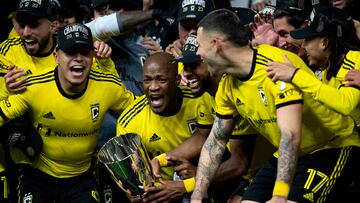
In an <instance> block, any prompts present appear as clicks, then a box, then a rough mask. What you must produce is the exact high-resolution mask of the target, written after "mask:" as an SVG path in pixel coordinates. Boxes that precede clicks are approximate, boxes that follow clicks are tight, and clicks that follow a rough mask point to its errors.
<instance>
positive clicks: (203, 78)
mask: <svg viewBox="0 0 360 203" xmlns="http://www.w3.org/2000/svg"><path fill="white" fill-rule="evenodd" d="M183 76H184V77H185V78H186V79H187V80H188V81H189V83H188V86H189V87H190V88H191V92H192V93H193V94H196V95H201V94H202V93H204V92H205V91H206V90H207V89H208V88H209V84H210V80H211V78H210V72H209V70H208V65H207V64H206V63H205V62H199V63H194V64H189V65H186V64H184V70H183Z"/></svg>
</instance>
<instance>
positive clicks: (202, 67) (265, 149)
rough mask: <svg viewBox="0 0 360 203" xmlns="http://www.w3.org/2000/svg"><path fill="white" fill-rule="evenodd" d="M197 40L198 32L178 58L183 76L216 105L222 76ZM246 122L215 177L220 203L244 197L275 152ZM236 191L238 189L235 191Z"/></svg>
mask: <svg viewBox="0 0 360 203" xmlns="http://www.w3.org/2000/svg"><path fill="white" fill-rule="evenodd" d="M196 38H197V37H196V33H190V34H189V35H188V36H187V37H186V38H185V45H184V49H183V52H182V56H180V57H178V58H177V61H179V62H182V63H183V64H184V69H183V72H182V77H185V79H186V80H187V81H188V84H187V85H188V86H189V87H190V89H191V92H192V93H193V94H194V95H201V94H203V93H204V92H207V93H209V94H210V95H211V96H212V97H213V99H214V105H215V93H216V91H217V89H218V85H219V82H220V79H221V75H216V74H212V73H210V71H209V67H208V64H207V63H206V62H205V61H203V60H202V59H201V57H200V56H199V55H197V54H196V52H197V49H198V43H197V41H196ZM209 105H210V104H209ZM214 108H215V107H214ZM244 123H246V121H245V120H244V119H243V120H242V121H239V122H238V124H237V125H236V126H235V128H234V130H233V132H232V136H231V138H230V139H229V143H228V148H229V149H230V152H231V154H230V158H229V159H227V160H226V161H224V162H222V163H221V165H220V166H219V169H218V170H217V171H216V174H215V176H214V180H213V183H212V186H213V189H214V190H215V191H216V192H215V193H216V194H215V199H216V200H217V201H220V202H224V201H227V199H226V200H224V199H220V200H219V198H229V197H230V196H231V195H232V194H233V193H234V194H237V195H236V196H242V193H243V191H244V190H243V189H244V188H246V187H247V185H248V184H244V183H246V182H247V183H248V179H251V178H252V177H253V175H254V174H255V173H256V171H257V170H258V169H259V168H260V167H261V165H262V164H263V163H265V161H267V160H269V159H270V158H271V154H272V153H273V152H274V151H275V150H274V147H273V146H272V145H271V144H270V143H268V142H267V141H266V140H265V139H264V138H263V137H261V136H256V134H257V132H256V131H255V130H253V129H252V128H250V129H249V126H248V125H245V124H244ZM243 127H245V128H243ZM239 135H241V136H239ZM242 176H243V177H244V179H245V180H243V181H241V180H242V179H241V177H242ZM240 181H241V182H242V183H243V184H242V187H238V185H239V182H240ZM236 188H237V189H238V190H237V191H234V190H235V189H236ZM234 198H235V197H234ZM233 201H235V199H234V200H233Z"/></svg>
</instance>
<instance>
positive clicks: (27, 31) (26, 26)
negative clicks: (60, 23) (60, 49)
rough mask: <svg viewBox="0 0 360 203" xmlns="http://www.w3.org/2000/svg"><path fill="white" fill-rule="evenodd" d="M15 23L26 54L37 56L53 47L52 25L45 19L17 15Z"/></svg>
mask: <svg viewBox="0 0 360 203" xmlns="http://www.w3.org/2000/svg"><path fill="white" fill-rule="evenodd" d="M16 21H17V23H18V26H19V28H20V30H21V32H19V34H20V37H21V39H22V41H23V43H24V47H25V49H26V52H27V53H28V54H29V55H31V56H37V55H39V54H42V53H46V52H48V51H50V49H51V48H52V47H53V40H52V32H53V29H54V27H53V24H52V23H51V21H49V20H48V19H46V18H34V17H33V16H31V15H28V14H24V13H18V14H17V17H16Z"/></svg>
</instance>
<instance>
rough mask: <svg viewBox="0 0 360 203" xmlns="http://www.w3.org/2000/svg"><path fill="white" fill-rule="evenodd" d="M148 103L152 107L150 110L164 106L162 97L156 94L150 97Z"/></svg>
mask: <svg viewBox="0 0 360 203" xmlns="http://www.w3.org/2000/svg"><path fill="white" fill-rule="evenodd" d="M149 101H150V105H151V106H152V108H154V109H158V108H160V107H162V106H163V104H164V96H162V95H157V94H154V95H150V96H149Z"/></svg>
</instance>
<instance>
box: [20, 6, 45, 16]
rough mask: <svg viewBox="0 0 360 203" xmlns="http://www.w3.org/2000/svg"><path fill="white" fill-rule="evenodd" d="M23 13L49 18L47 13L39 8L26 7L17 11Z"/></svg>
mask: <svg viewBox="0 0 360 203" xmlns="http://www.w3.org/2000/svg"><path fill="white" fill-rule="evenodd" d="M22 13H23V14H26V15H29V16H34V17H37V18H48V17H47V15H46V13H44V12H41V11H39V9H32V8H26V9H21V10H19V11H17V14H20V15H21V14H22Z"/></svg>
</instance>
